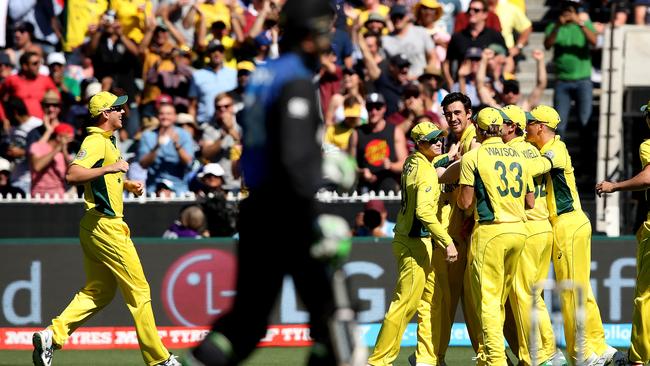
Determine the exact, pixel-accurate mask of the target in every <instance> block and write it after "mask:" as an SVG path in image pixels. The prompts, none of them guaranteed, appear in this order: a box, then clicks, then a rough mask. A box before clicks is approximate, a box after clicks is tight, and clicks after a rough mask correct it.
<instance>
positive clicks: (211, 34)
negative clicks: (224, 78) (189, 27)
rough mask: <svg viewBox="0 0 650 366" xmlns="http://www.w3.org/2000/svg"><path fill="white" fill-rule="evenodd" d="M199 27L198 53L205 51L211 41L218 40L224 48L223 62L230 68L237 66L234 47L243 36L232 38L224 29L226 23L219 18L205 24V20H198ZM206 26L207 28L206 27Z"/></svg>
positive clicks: (242, 39)
mask: <svg viewBox="0 0 650 366" xmlns="http://www.w3.org/2000/svg"><path fill="white" fill-rule="evenodd" d="M199 27H200V28H199V29H197V32H196V33H197V39H196V44H197V51H199V53H203V52H205V50H206V48H207V47H208V45H209V44H210V42H212V41H215V40H216V41H219V42H221V44H222V45H223V48H224V52H223V55H224V57H223V58H224V61H223V64H224V65H225V66H228V67H230V68H232V69H234V68H236V67H237V59H236V58H235V47H236V46H237V44H238V43H241V42H243V41H244V38H243V37H241V39H237V40H236V39H233V38H232V37H230V35H229V34H230V33H228V29H226V23H224V22H223V21H221V20H217V21H216V22H214V23H212V24H207V25H206V24H205V21H201V22H199ZM206 28H207V29H206Z"/></svg>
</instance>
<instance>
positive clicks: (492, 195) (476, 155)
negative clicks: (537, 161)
mask: <svg viewBox="0 0 650 366" xmlns="http://www.w3.org/2000/svg"><path fill="white" fill-rule="evenodd" d="M530 180H531V177H530V173H529V172H528V167H527V165H526V161H525V159H523V158H522V157H521V155H520V154H519V152H518V151H517V150H515V149H514V148H512V147H510V146H508V145H506V144H504V143H503V141H502V140H501V138H500V137H490V138H488V139H486V140H485V141H483V143H482V144H481V146H480V147H478V148H476V149H474V150H471V151H469V152H467V153H466V154H465V155H463V158H462V160H461V166H460V181H459V183H460V185H461V186H463V185H466V186H471V187H474V195H475V196H476V203H475V204H476V207H475V209H474V219H475V220H476V221H477V222H478V223H479V224H488V223H503V222H522V221H526V212H525V199H526V192H528V189H529V187H532V183H531V182H530Z"/></svg>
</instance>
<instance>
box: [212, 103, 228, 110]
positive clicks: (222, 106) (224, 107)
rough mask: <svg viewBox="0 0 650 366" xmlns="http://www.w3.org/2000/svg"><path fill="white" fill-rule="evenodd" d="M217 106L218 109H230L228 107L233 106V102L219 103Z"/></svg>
mask: <svg viewBox="0 0 650 366" xmlns="http://www.w3.org/2000/svg"><path fill="white" fill-rule="evenodd" d="M216 107H217V109H228V108H230V107H232V103H229V104H217V105H216Z"/></svg>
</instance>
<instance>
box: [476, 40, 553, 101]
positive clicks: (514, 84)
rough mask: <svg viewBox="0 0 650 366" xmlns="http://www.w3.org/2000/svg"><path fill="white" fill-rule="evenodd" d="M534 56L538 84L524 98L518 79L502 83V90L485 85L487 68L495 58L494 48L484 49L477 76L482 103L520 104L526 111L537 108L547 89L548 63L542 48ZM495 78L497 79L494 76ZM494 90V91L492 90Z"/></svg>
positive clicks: (535, 51) (534, 52)
mask: <svg viewBox="0 0 650 366" xmlns="http://www.w3.org/2000/svg"><path fill="white" fill-rule="evenodd" d="M532 56H533V58H534V59H535V60H536V62H537V84H536V85H535V88H534V89H533V90H532V91H531V92H530V94H528V96H527V97H526V98H522V95H521V90H520V89H519V82H518V81H517V80H506V81H504V82H503V83H502V87H501V92H500V93H498V92H496V91H494V88H488V87H487V86H486V85H485V75H486V70H487V69H488V66H489V64H490V61H491V59H493V58H494V53H493V51H492V50H489V49H488V50H484V51H483V58H482V59H481V64H480V65H479V71H478V74H477V77H476V82H477V86H478V93H479V97H480V98H481V103H482V104H485V105H487V106H490V107H494V108H501V107H503V106H505V105H511V104H514V105H518V106H520V107H521V108H522V109H523V110H524V111H530V110H531V109H533V108H535V107H536V106H537V105H538V104H539V101H540V99H541V97H542V94H543V93H544V89H546V83H547V77H546V63H545V62H544V52H543V51H541V50H534V51H533V55H532ZM493 80H495V79H494V78H493ZM491 90H492V91H491Z"/></svg>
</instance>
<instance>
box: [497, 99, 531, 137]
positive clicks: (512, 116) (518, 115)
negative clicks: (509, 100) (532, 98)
mask: <svg viewBox="0 0 650 366" xmlns="http://www.w3.org/2000/svg"><path fill="white" fill-rule="evenodd" d="M501 111H503V114H505V115H506V117H507V118H504V120H507V121H512V122H514V123H516V124H517V126H518V127H519V128H521V130H522V131H526V112H524V110H523V109H521V108H520V107H519V106H516V105H514V104H510V105H507V106H505V107H503V108H501Z"/></svg>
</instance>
